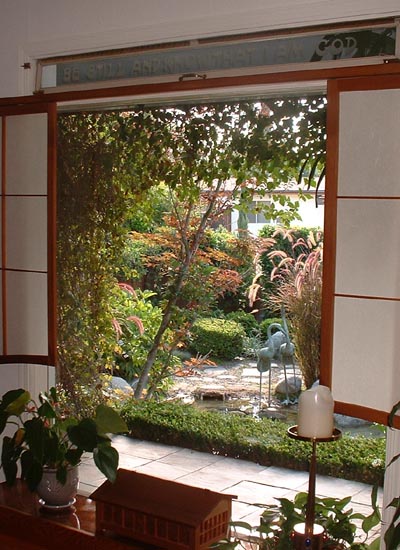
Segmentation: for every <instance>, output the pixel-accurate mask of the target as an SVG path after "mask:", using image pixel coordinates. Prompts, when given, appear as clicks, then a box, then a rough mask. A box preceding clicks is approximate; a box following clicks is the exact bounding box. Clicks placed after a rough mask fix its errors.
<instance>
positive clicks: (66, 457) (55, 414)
mask: <svg viewBox="0 0 400 550" xmlns="http://www.w3.org/2000/svg"><path fill="white" fill-rule="evenodd" d="M7 426H15V432H14V435H13V436H12V437H10V436H8V435H5V436H4V438H3V449H2V454H1V466H2V468H3V470H4V475H5V478H6V482H7V483H8V484H9V485H13V484H14V483H15V480H16V477H17V472H18V464H20V465H21V478H22V479H24V480H25V481H26V482H27V485H28V487H29V489H30V490H31V491H34V490H35V489H36V487H37V486H38V484H39V482H40V480H41V479H42V476H43V472H44V471H45V470H46V468H53V469H56V470H57V474H56V475H57V480H58V481H59V482H60V483H62V484H65V482H66V479H67V470H68V468H69V467H71V466H76V465H78V464H79V462H80V460H81V457H82V455H83V453H84V452H91V453H93V458H94V462H95V464H96V466H97V467H98V469H99V470H100V471H101V472H102V473H103V474H104V475H105V476H106V477H107V479H109V480H110V481H114V480H115V478H116V472H117V468H118V459H119V456H118V451H117V450H116V449H115V448H114V447H112V445H111V439H110V437H109V435H108V434H111V433H114V434H115V433H123V432H127V431H128V427H127V425H126V424H125V422H124V421H123V420H122V419H121V418H120V416H119V415H118V413H117V412H116V411H114V409H112V408H111V407H109V406H106V405H102V404H101V405H99V406H98V407H97V408H96V412H95V415H94V417H93V418H81V419H79V418H75V417H71V416H68V415H67V413H65V411H64V408H63V406H62V405H61V403H60V400H59V396H58V394H57V390H56V388H51V389H50V390H49V392H48V393H47V392H44V393H40V394H39V402H38V403H36V402H35V401H34V400H33V399H32V398H31V395H30V393H29V392H28V391H26V390H24V389H16V390H11V391H9V392H7V393H5V394H4V395H3V397H2V400H1V402H0V434H2V433H3V432H4V430H5V429H6V427H7Z"/></svg>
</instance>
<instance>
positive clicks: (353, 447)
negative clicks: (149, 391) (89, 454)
mask: <svg viewBox="0 0 400 550" xmlns="http://www.w3.org/2000/svg"><path fill="white" fill-rule="evenodd" d="M121 414H122V416H123V418H124V419H125V421H126V422H127V424H128V426H129V430H130V433H131V435H132V436H133V437H136V438H138V439H147V440H151V441H159V442H161V443H168V444H169V445H177V446H182V447H188V448H190V449H195V450H198V451H205V452H211V453H217V454H221V455H224V456H231V457H235V458H242V459H246V460H251V461H253V462H256V463H259V464H262V465H265V466H270V465H276V466H281V467H286V468H291V469H294V470H308V465H309V462H308V461H309V458H310V452H311V446H310V445H309V444H308V443H307V442H300V441H294V440H293V439H291V438H289V437H288V435H287V426H286V425H285V424H284V423H282V422H280V421H276V420H271V419H261V420H259V419H256V418H253V417H250V416H237V415H222V414H220V413H214V412H205V411H200V410H198V409H196V408H194V407H193V406H190V405H182V404H178V403H171V402H165V403H155V402H142V401H128V402H126V403H125V404H124V405H123V406H122V410H121ZM384 463H385V440H384V439H383V438H382V439H370V438H365V437H354V438H353V437H350V436H347V435H343V437H342V438H341V439H340V440H338V441H336V442H335V443H326V444H323V445H319V448H318V472H319V473H320V474H323V475H330V476H334V477H339V478H344V479H353V480H356V481H360V482H363V483H371V484H373V483H376V482H378V483H380V484H382V481H383V472H384Z"/></svg>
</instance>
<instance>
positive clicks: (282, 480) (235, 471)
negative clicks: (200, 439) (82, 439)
mask: <svg viewBox="0 0 400 550" xmlns="http://www.w3.org/2000/svg"><path fill="white" fill-rule="evenodd" d="M114 446H115V447H116V448H117V449H118V451H119V455H120V466H121V467H122V468H126V469H131V470H135V471H137V472H142V473H146V474H149V475H153V476H157V477H161V478H164V479H171V480H176V481H179V482H180V483H185V484H189V485H193V486H196V487H202V488H208V489H212V490H214V491H218V492H223V493H229V494H232V495H235V496H237V499H235V500H234V501H233V512H232V519H233V520H234V521H238V520H242V521H246V522H248V523H251V524H253V525H256V524H257V523H258V518H259V515H260V508H258V507H257V506H254V504H255V503H258V504H271V503H273V502H274V499H275V498H280V497H287V498H289V499H291V498H293V497H294V496H295V494H296V492H299V491H307V489H308V473H307V472H299V471H294V470H288V469H286V468H278V467H276V466H270V467H265V466H260V465H258V464H254V463H253V462H248V461H245V460H239V459H234V458H226V457H223V456H218V455H212V454H208V453H200V452H197V451H192V450H190V449H183V448H180V447H172V446H168V445H161V444H159V443H152V442H148V441H141V440H137V439H131V438H128V437H124V436H118V437H116V438H114ZM103 481H104V477H102V476H101V473H100V472H99V471H98V470H97V468H96V467H95V466H94V464H93V463H92V462H91V461H90V460H87V461H85V462H83V463H82V464H81V466H80V490H79V492H80V493H81V494H83V495H86V496H89V495H90V494H91V493H92V492H93V491H94V489H95V488H96V487H98V485H100V484H101V483H102V482H103ZM316 493H317V495H319V496H330V497H337V498H343V497H347V496H351V497H352V503H351V507H352V508H353V509H354V511H360V512H362V513H363V514H367V513H369V510H370V503H371V487H370V486H369V485H366V484H363V483H358V482H354V481H346V480H343V479H336V478H331V477H326V476H317V481H316ZM379 499H380V501H381V500H382V494H381V492H380V495H379Z"/></svg>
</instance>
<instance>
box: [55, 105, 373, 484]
mask: <svg viewBox="0 0 400 550" xmlns="http://www.w3.org/2000/svg"><path fill="white" fill-rule="evenodd" d="M325 111H326V101H325V98H323V97H317V96H310V97H299V98H297V97H292V98H286V99H284V100H283V99H281V98H269V99H262V100H261V99H260V100H253V101H242V102H225V103H221V104H207V105H205V104H201V105H198V104H196V105H190V104H185V105H180V106H174V107H168V106H167V107H159V106H144V105H140V106H136V107H135V108H132V110H129V111H115V112H101V113H82V112H80V113H67V114H62V115H60V116H59V136H58V139H59V144H60V146H59V148H58V151H59V158H58V258H57V262H58V274H59V277H58V357H59V363H58V366H57V379H58V382H59V384H60V386H61V387H62V388H63V392H65V394H66V395H67V396H68V397H69V401H70V403H69V406H70V407H71V408H72V409H73V410H74V411H75V412H76V413H77V414H78V415H84V414H86V413H88V412H90V411H92V410H94V409H95V408H96V407H97V406H98V405H99V404H100V403H102V402H104V401H106V402H111V403H113V404H114V405H116V406H117V407H118V408H119V409H120V412H121V414H122V416H123V418H124V420H125V421H126V423H127V425H128V426H129V431H130V434H131V435H132V436H133V437H138V438H148V439H152V440H155V441H161V442H162V441H168V443H171V442H172V443H173V444H176V445H183V446H187V447H190V448H193V449H197V450H203V451H208V452H214V453H220V454H224V455H227V456H234V457H240V458H246V459H248V460H254V461H256V462H259V463H261V464H266V465H269V464H279V465H281V466H282V465H284V466H287V467H289V468H296V469H307V468H308V460H309V449H308V448H307V446H303V445H301V444H298V443H296V445H293V442H291V441H290V440H288V438H287V437H286V430H287V425H286V424H284V423H282V422H280V421H279V420H278V421H277V420H276V419H271V418H266V417H263V416H262V415H257V414H256V415H252V414H250V415H249V414H245V415H240V416H238V415H233V414H232V415H230V414H216V413H215V412H209V411H200V410H198V409H196V408H194V407H193V406H191V405H188V404H184V403H182V402H181V400H180V399H170V396H171V388H172V387H173V381H174V377H176V376H178V375H179V376H182V377H184V376H185V377H186V376H188V377H190V375H191V373H193V372H196V371H198V370H201V368H202V367H203V366H204V365H207V364H208V365H210V364H218V365H221V364H223V363H225V362H229V361H232V360H235V359H236V358H238V357H240V358H242V359H243V360H244V361H246V360H248V361H252V362H253V363H254V362H255V363H256V364H257V363H258V362H259V361H260V354H259V351H260V350H261V349H263V347H265V346H266V343H267V342H268V339H269V338H270V336H271V327H272V326H274V325H275V326H276V325H281V326H286V327H287V331H288V334H289V335H290V339H291V343H292V344H293V346H294V350H295V362H296V368H297V369H298V372H299V373H300V374H301V388H299V389H306V388H310V387H311V386H312V384H313V383H314V382H316V381H317V380H318V377H319V343H320V317H321V291H322V261H323V232H322V231H321V229H320V228H313V227H310V228H296V226H295V221H296V219H298V206H299V203H298V201H301V200H303V199H304V198H305V197H306V195H307V189H309V190H310V189H315V188H318V186H319V185H320V183H321V181H322V180H323V177H324V155H325V114H326V112H325ZM293 178H294V179H295V180H296V181H298V183H299V184H302V185H301V187H300V190H299V194H298V199H296V200H293V199H292V198H290V195H287V196H285V195H282V194H279V195H278V194H274V192H275V190H276V188H277V187H278V186H279V185H281V184H282V182H287V181H290V180H292V179H293ZM263 197H267V198H272V200H266V201H265V202H263V206H262V210H263V213H264V215H265V217H266V218H267V219H269V220H271V223H270V224H267V225H265V227H264V228H263V229H262V231H261V232H260V233H259V234H258V235H257V236H254V235H252V234H251V233H250V231H249V230H248V215H249V214H251V213H254V212H257V211H259V209H260V208H261V207H260V206H259V204H260V202H256V201H258V200H259V199H260V198H263ZM255 204H257V206H254V205H255ZM233 210H237V211H238V212H239V221H238V227H237V229H236V230H235V231H231V230H230V223H231V213H232V211H233ZM282 314H283V317H282ZM260 369H261V367H260ZM115 378H119V379H121V378H122V379H123V381H124V382H125V384H126V386H128V387H129V388H130V389H131V392H130V393H132V394H133V396H132V397H130V398H129V399H127V400H125V399H123V398H122V397H123V392H122V391H121V390H119V389H115V388H114V387H113V384H112V381H113V380H114V379H115ZM297 393H298V392H297ZM284 397H285V396H283V397H282V396H274V400H275V404H277V405H278V406H279V404H280V402H281V401H284ZM291 398H292V400H293V403H295V402H296V394H294V395H292V397H291ZM318 468H319V471H320V472H321V473H325V474H328V475H333V476H337V477H347V478H349V479H357V480H361V481H363V482H367V483H371V484H373V483H376V484H381V483H382V479H383V474H384V439H383V437H381V438H379V437H378V438H367V437H352V436H344V437H343V438H342V440H341V441H340V442H339V443H338V445H335V450H334V451H332V449H331V448H330V449H329V451H327V452H326V454H324V453H322V454H321V456H320V457H319V464H318Z"/></svg>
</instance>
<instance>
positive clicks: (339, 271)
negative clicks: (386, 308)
mask: <svg viewBox="0 0 400 550" xmlns="http://www.w3.org/2000/svg"><path fill="white" fill-rule="evenodd" d="M337 220H338V223H337V251H336V293H338V294H357V295H364V296H365V295H367V296H380V297H387V298H398V297H400V256H399V254H398V253H396V251H398V250H399V235H400V200H373V199H367V200H356V199H354V200H347V199H342V200H339V201H338V217H337Z"/></svg>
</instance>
